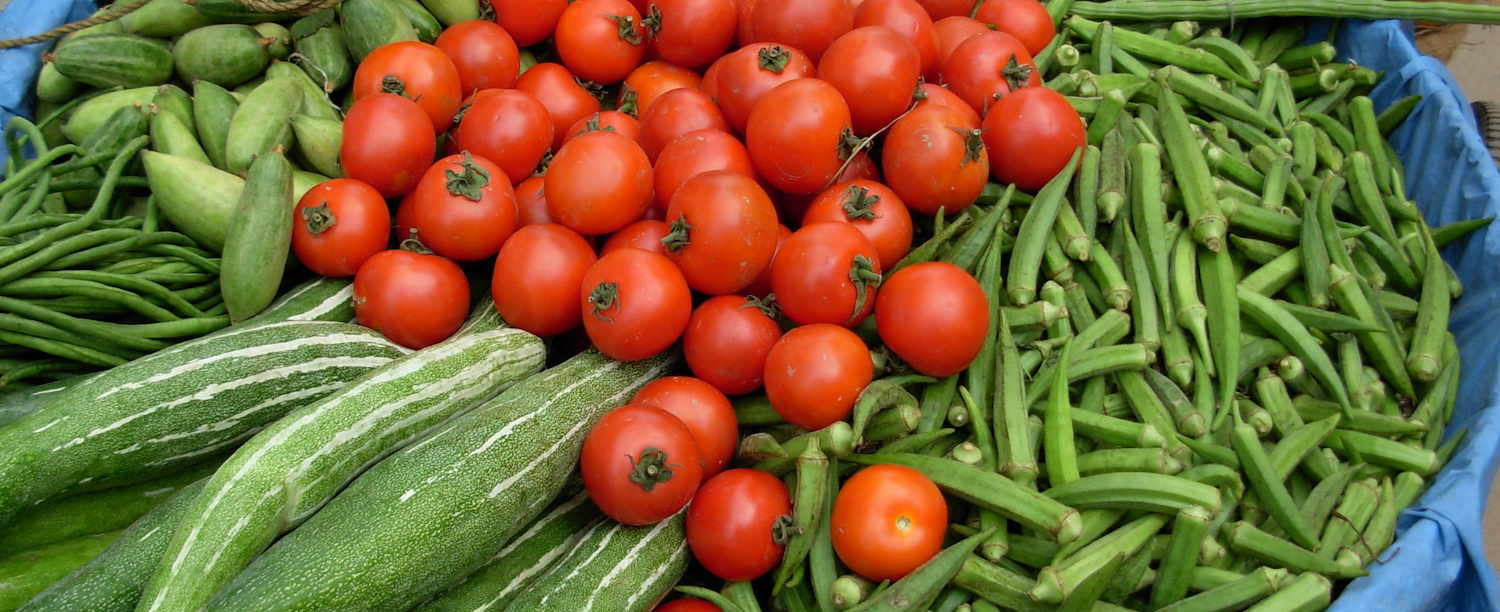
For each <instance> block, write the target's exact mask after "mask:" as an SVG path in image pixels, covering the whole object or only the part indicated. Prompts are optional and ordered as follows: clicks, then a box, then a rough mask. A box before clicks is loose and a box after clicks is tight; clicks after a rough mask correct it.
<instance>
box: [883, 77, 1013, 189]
mask: <svg viewBox="0 0 1500 612" xmlns="http://www.w3.org/2000/svg"><path fill="white" fill-rule="evenodd" d="M978 127H979V126H976V125H974V124H972V123H968V118H966V117H964V116H963V115H962V114H960V113H959V112H958V111H955V110H953V109H950V108H948V107H945V106H937V105H935V104H934V105H928V106H922V107H919V108H917V109H916V110H913V111H912V112H910V113H907V114H906V116H905V117H902V118H901V119H900V120H899V121H897V122H896V125H894V126H891V131H890V132H887V133H886V137H885V159H883V160H882V165H884V166H885V182H886V184H887V185H890V187H891V189H892V190H894V191H895V192H896V194H897V195H900V196H901V201H903V202H905V203H906V206H907V207H908V208H910V209H912V210H914V211H917V212H919V213H922V214H924V215H936V214H937V211H938V208H943V209H944V211H945V212H946V214H949V215H952V214H956V213H957V212H958V211H960V210H963V209H965V208H968V207H969V205H970V204H973V203H974V199H975V198H977V197H979V194H980V193H981V192H983V191H984V184H985V181H986V180H988V174H989V171H990V162H989V157H988V154H987V153H986V152H985V147H984V141H983V140H981V139H980V134H979V129H978Z"/></svg>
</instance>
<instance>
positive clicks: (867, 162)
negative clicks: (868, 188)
mask: <svg viewBox="0 0 1500 612" xmlns="http://www.w3.org/2000/svg"><path fill="white" fill-rule="evenodd" d="M849 181H874V182H877V183H878V182H880V169H879V168H877V167H876V166H875V160H874V159H873V158H871V157H870V155H869V154H868V153H866V152H864V151H860V152H859V153H855V154H854V157H852V158H850V159H849V162H848V165H846V166H844V171H843V172H842V173H840V174H839V175H838V178H835V179H834V180H833V184H835V185H837V184H839V183H847V182H849ZM817 198H818V192H814V193H788V194H782V197H781V213H782V216H781V220H782V222H783V223H788V224H792V225H796V226H798V227H801V226H802V217H804V216H806V215H807V207H808V206H810V205H812V202H813V200H816V199H817Z"/></svg>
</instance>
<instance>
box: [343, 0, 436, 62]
mask: <svg viewBox="0 0 1500 612" xmlns="http://www.w3.org/2000/svg"><path fill="white" fill-rule="evenodd" d="M339 14H340V18H341V21H340V23H341V24H342V25H343V28H344V45H345V46H347V47H348V48H349V55H352V56H354V61H355V62H363V61H365V56H366V55H369V54H370V52H371V51H374V50H375V49H376V48H377V47H381V46H384V45H388V44H390V43H393V42H401V41H406V40H416V39H417V31H416V30H415V29H414V28H412V26H411V22H410V21H407V19H406V15H405V14H403V13H402V12H401V8H400V7H398V6H396V3H395V2H394V0H345V1H344V3H343V4H342V5H340V7H339Z"/></svg>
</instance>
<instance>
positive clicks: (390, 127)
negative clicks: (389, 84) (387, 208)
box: [339, 94, 437, 198]
mask: <svg viewBox="0 0 1500 612" xmlns="http://www.w3.org/2000/svg"><path fill="white" fill-rule="evenodd" d="M436 153H437V135H436V134H434V133H433V131H432V121H431V120H429V119H428V117H427V113H424V112H422V108H421V107H419V106H417V105H416V103H415V102H412V101H411V100H407V99H406V98H403V97H401V96H398V95H395V94H375V95H373V96H369V97H367V98H364V99H362V100H360V101H358V102H355V103H354V106H352V107H350V108H349V113H348V114H346V115H345V116H344V139H343V142H342V143H340V144H339V163H340V164H341V165H343V167H344V176H347V177H349V178H352V179H354V180H357V181H360V182H363V183H365V184H367V185H369V186H371V187H374V188H375V190H376V191H379V192H380V195H381V196H382V197H387V198H394V197H396V196H402V195H406V194H407V193H410V192H411V190H413V189H416V188H417V181H418V180H420V179H421V178H422V173H423V172H425V171H426V170H427V167H428V166H431V165H432V156H433V155H434V154H436Z"/></svg>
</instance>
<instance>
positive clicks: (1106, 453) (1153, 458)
mask: <svg viewBox="0 0 1500 612" xmlns="http://www.w3.org/2000/svg"><path fill="white" fill-rule="evenodd" d="M1049 463H1050V460H1049ZM1076 463H1077V464H1078V472H1079V473H1080V474H1082V475H1084V476H1093V475H1095V474H1109V473H1114V472H1151V473H1155V474H1177V473H1180V472H1182V462H1181V461H1178V460H1177V458H1176V457H1173V456H1171V455H1169V454H1167V449H1165V448H1161V447H1157V448H1110V449H1105V450H1096V451H1094V452H1091V453H1084V454H1082V455H1079V456H1078V461H1077V462H1076Z"/></svg>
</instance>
